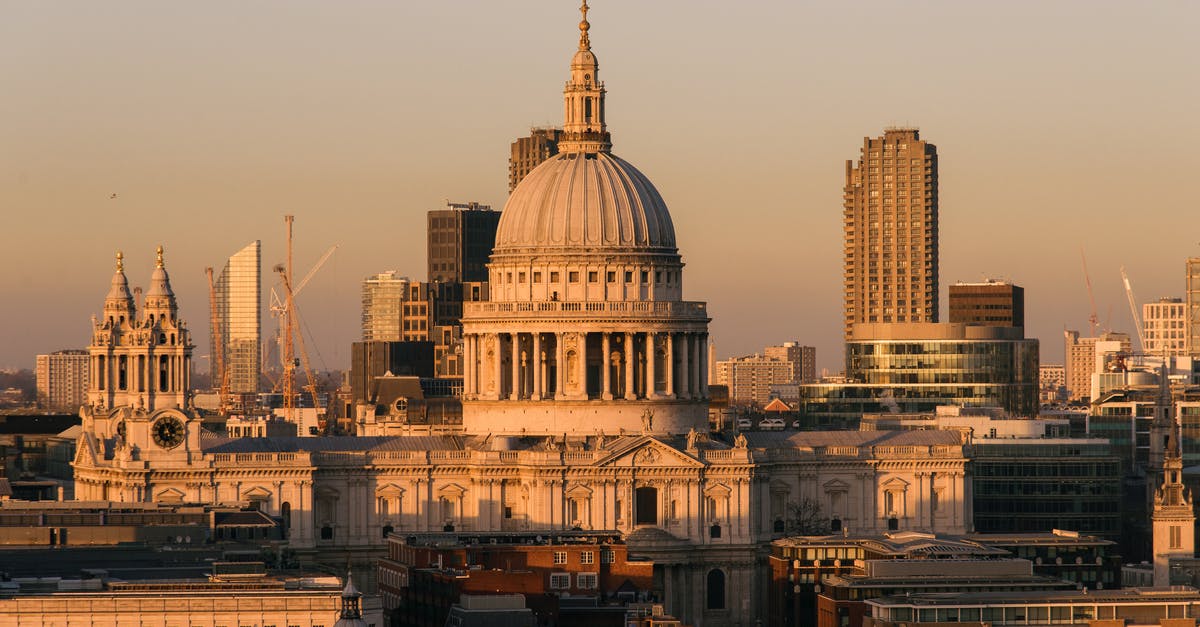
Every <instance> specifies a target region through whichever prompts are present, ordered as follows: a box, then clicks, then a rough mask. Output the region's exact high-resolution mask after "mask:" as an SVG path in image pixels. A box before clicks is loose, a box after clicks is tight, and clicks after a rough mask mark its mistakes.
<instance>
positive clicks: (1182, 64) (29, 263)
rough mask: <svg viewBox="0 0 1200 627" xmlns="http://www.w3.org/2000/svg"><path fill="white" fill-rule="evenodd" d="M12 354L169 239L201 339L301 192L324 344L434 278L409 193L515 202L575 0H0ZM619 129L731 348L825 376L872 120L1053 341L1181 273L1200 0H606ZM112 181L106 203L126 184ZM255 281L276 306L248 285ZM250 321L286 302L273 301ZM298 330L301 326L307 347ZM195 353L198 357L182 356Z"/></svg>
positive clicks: (950, 230) (299, 226) (961, 273)
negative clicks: (212, 289)
mask: <svg viewBox="0 0 1200 627" xmlns="http://www.w3.org/2000/svg"><path fill="white" fill-rule="evenodd" d="M0 7H2V11H0V15H2V16H3V17H0V89H2V91H3V97H0V177H2V178H0V215H2V216H3V223H2V227H0V248H2V249H3V251H4V262H3V263H2V264H0V286H2V287H3V293H4V298H3V301H0V302H2V303H3V306H0V329H3V331H0V334H2V335H0V338H3V341H2V342H0V367H24V368H32V367H33V362H34V355H35V354H37V353H42V352H50V351H54V350H59V349H64V348H82V347H84V346H86V344H87V342H88V338H89V335H88V333H89V319H90V316H91V315H92V314H93V313H99V311H100V308H101V305H102V304H103V298H104V295H105V293H106V292H107V290H108V282H109V279H110V277H111V275H112V271H113V253H114V252H115V251H116V250H117V249H121V250H123V251H124V252H125V259H126V269H127V273H128V275H129V279H130V281H131V283H132V284H133V285H141V286H146V284H147V282H148V280H149V277H150V273H151V271H152V270H153V266H154V248H155V246H157V245H158V244H160V243H161V244H162V245H163V246H165V248H166V260H167V268H168V270H169V271H170V273H171V276H172V280H173V285H174V288H175V292H176V294H177V296H178V298H179V301H180V305H181V307H182V315H183V317H184V318H185V319H187V320H188V321H189V322H190V325H191V327H192V329H193V335H194V338H195V339H196V341H197V344H198V346H197V348H196V355H197V356H200V355H206V354H207V353H208V352H209V347H208V341H207V337H208V336H207V326H208V324H207V321H208V293H207V288H206V286H205V280H204V273H203V270H204V267H205V266H214V267H216V268H217V269H218V270H219V268H220V267H221V265H222V264H223V263H224V260H225V258H226V257H228V256H229V255H230V254H232V253H234V252H236V251H237V250H238V249H240V248H241V247H243V246H244V245H245V244H246V243H248V242H250V241H252V240H255V239H261V240H262V241H263V264H264V268H263V270H264V290H265V288H266V287H268V286H270V285H272V284H273V283H274V277H273V276H272V275H271V274H270V268H271V266H272V265H273V264H275V263H277V262H279V261H281V260H282V259H283V235H284V227H283V218H282V216H283V214H285V213H292V214H295V215H296V261H297V273H303V272H306V271H307V269H308V268H309V267H310V266H311V265H312V264H313V263H314V262H315V261H316V260H317V258H318V257H319V256H320V255H321V254H322V253H323V252H324V251H325V250H326V249H327V248H329V247H330V246H332V245H334V244H338V245H339V246H340V247H339V249H338V251H337V253H336V254H335V255H334V256H333V258H332V260H331V261H330V262H329V263H328V264H327V265H326V266H325V268H324V269H323V270H322V271H321V273H320V274H319V275H317V277H316V278H315V279H314V280H313V282H312V283H311V284H310V286H309V287H308V288H307V290H306V291H305V293H304V294H303V295H302V296H301V297H300V299H299V310H300V314H301V316H302V317H303V318H304V319H305V321H306V325H307V326H308V328H309V329H310V331H311V333H312V334H313V336H314V337H315V338H316V350H314V351H313V362H314V365H315V366H317V367H328V368H339V367H345V366H347V365H348V362H349V352H350V351H349V346H350V342H352V341H354V340H356V339H358V336H359V332H360V326H359V325H360V320H359V315H360V300H359V299H360V294H359V282H360V281H361V279H362V278H363V277H365V276H367V275H368V274H372V273H375V272H381V271H385V270H397V271H399V272H401V273H402V274H407V275H408V276H410V277H411V278H413V279H416V280H424V278H425V272H426V268H425V212H426V211H427V210H429V209H435V208H439V207H441V206H443V205H444V203H445V201H446V199H450V200H454V201H468V200H477V201H480V202H483V203H489V204H491V205H492V206H493V207H496V208H500V207H501V206H503V204H504V201H505V199H506V196H507V184H506V182H507V158H508V152H509V143H510V142H511V141H513V140H514V139H515V138H516V137H518V136H521V135H524V134H527V133H528V131H529V127H530V126H531V125H537V126H546V125H556V124H561V112H562V87H563V83H564V82H565V81H566V79H567V78H568V62H569V60H570V57H571V54H572V53H573V51H574V50H575V47H576V42H577V40H578V30H577V26H576V24H577V22H578V21H579V13H578V2H577V1H576V0H554V1H550V0H510V1H505V2H481V1H480V2H454V1H445V2H429V1H421V2H418V1H410V0H395V1H390V2H389V1H376V2H365V1H356V0H347V1H340V2H329V1H327V0H326V1H298V0H286V1H283V0H280V1H275V2H268V1H254V2H245V1H242V2H225V1H217V0H210V1H205V2H186V3H183V2H160V1H145V2H126V1H122V0H108V1H105V2H95V1H91V0H89V1H82V0H81V1H77V2H67V1H64V2H35V1H17V0H3V1H2V2H0ZM589 20H590V21H591V24H592V28H591V41H592V47H593V50H594V51H595V52H596V55H597V57H598V59H599V62H600V76H601V78H602V79H603V80H604V81H605V82H606V85H607V88H608V101H607V106H608V123H609V130H610V131H612V134H613V151H614V152H615V153H616V154H618V155H620V156H621V157H623V158H625V159H627V160H628V161H630V162H631V163H633V164H635V165H636V166H637V167H638V168H639V169H641V170H642V171H643V172H644V173H646V175H647V176H649V177H650V179H651V180H652V181H654V182H655V184H656V185H657V186H658V188H659V191H660V192H661V193H662V195H663V197H664V198H665V199H666V201H667V203H668V206H669V207H670V209H671V213H672V216H673V218H674V221H675V228H676V233H677V239H678V242H679V246H680V252H681V253H682V255H683V258H684V261H685V262H686V263H687V267H686V270H685V273H684V281H685V297H686V298H687V299H688V300H705V301H708V303H709V311H710V313H711V315H712V317H713V322H712V336H713V339H714V340H715V342H716V346H717V351H718V355H719V356H720V357H722V358H723V357H727V356H730V355H736V354H744V353H752V352H754V351H756V350H761V347H762V346H764V345H767V344H772V343H778V342H782V341H785V340H798V341H800V342H802V343H805V344H811V345H815V346H817V348H818V365H819V366H820V367H825V368H828V369H830V370H831V371H836V370H838V369H840V367H841V364H840V359H841V337H842V336H841V313H842V298H841V274H842V206H841V202H842V201H841V196H842V181H843V171H844V164H845V161H846V160H847V159H857V158H858V150H859V147H860V146H861V144H862V138H863V137H864V136H867V135H871V136H874V135H878V134H880V133H881V132H882V130H883V128H884V127H886V126H890V125H914V126H918V127H920V129H921V135H922V137H923V138H925V139H927V140H929V141H931V142H933V143H935V144H936V145H937V147H938V154H939V165H940V181H941V188H940V196H941V250H942V254H941V260H940V267H941V277H942V281H943V283H942V290H941V299H942V312H943V314H944V313H945V311H946V295H947V293H948V285H949V284H951V283H953V282H954V281H959V280H964V281H977V280H980V279H981V278H984V277H993V278H1007V279H1010V280H1012V281H1014V282H1016V283H1017V284H1019V285H1022V286H1024V287H1025V288H1026V316H1027V323H1028V328H1027V333H1028V334H1029V335H1030V336H1032V337H1037V338H1040V339H1041V340H1042V349H1041V350H1042V361H1043V363H1061V359H1062V339H1061V338H1062V330H1063V328H1064V326H1066V327H1070V328H1077V329H1081V330H1083V331H1084V332H1085V333H1086V331H1087V317H1088V313H1089V309H1090V306H1089V303H1088V296H1087V291H1086V289H1085V285H1084V277H1083V270H1082V267H1081V261H1080V249H1081V247H1083V248H1084V249H1085V250H1086V254H1087V261H1088V265H1089V269H1090V272H1091V280H1092V283H1093V285H1094V287H1095V293H1096V303H1097V309H1098V316H1099V318H1100V320H1101V322H1102V324H1107V326H1108V327H1111V328H1113V329H1115V330H1124V331H1132V330H1133V329H1132V323H1131V322H1130V314H1129V306H1128V304H1127V302H1126V300H1125V294H1124V291H1123V289H1122V284H1121V279H1120V274H1119V269H1120V267H1121V266H1124V267H1125V268H1126V269H1127V271H1128V273H1129V275H1130V278H1131V279H1132V281H1133V286H1134V290H1135V292H1136V294H1137V297H1138V299H1139V301H1141V302H1146V301H1150V300H1155V299H1157V298H1158V297H1160V296H1182V295H1183V287H1184V285H1183V283H1184V282H1183V268H1184V260H1185V258H1187V257H1188V256H1200V213H1198V211H1197V210H1198V209H1200V203H1198V201H1197V196H1196V195H1195V194H1192V193H1191V192H1193V191H1196V190H1195V185H1194V182H1195V181H1196V180H1197V172H1198V171H1200V115H1198V113H1197V103H1198V102H1200V70H1198V68H1200V63H1198V62H1200V38H1198V37H1197V35H1196V32H1197V28H1198V27H1200V3H1196V2H1183V1H1180V2H1149V3H1134V2H1101V1H1088V2H1083V1H1080V2H999V1H997V2H962V1H956V2H917V1H914V2H895V1H860V2H823V3H812V2H767V1H757V2H755V1H747V2H728V1H717V0H692V1H687V2H685V1H682V0H680V1H676V0H655V1H652V2H647V1H646V0H637V1H635V0H594V1H593V2H592V11H591V13H590V15H589ZM114 194H115V195H116V196H115V198H114V197H113V195H114ZM264 301H265V298H264ZM263 325H264V333H265V334H266V333H270V332H271V331H272V330H273V321H272V320H271V318H270V317H269V316H266V315H264V321H263ZM310 350H312V347H311V346H310ZM200 367H201V368H204V367H206V364H204V363H203V362H200Z"/></svg>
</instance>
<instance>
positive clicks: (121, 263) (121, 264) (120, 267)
mask: <svg viewBox="0 0 1200 627" xmlns="http://www.w3.org/2000/svg"><path fill="white" fill-rule="evenodd" d="M124 271H125V255H124V254H122V253H121V251H119V250H118V251H117V272H124Z"/></svg>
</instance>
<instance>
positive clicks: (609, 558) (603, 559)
mask: <svg viewBox="0 0 1200 627" xmlns="http://www.w3.org/2000/svg"><path fill="white" fill-rule="evenodd" d="M615 558H616V555H615V554H614V553H613V552H612V549H600V563H601V564H611V563H613V561H614V559H615Z"/></svg>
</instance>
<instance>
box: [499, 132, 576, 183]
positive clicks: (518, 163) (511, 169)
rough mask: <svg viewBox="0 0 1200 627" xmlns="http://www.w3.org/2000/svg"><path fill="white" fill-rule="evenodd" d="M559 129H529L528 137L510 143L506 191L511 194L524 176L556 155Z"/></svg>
mask: <svg viewBox="0 0 1200 627" xmlns="http://www.w3.org/2000/svg"><path fill="white" fill-rule="evenodd" d="M562 135H563V130H562V129H561V128H531V129H529V136H528V137H518V138H517V141H515V142H513V143H512V147H511V154H510V156H509V158H508V191H509V193H512V191H513V190H514V189H516V188H517V184H518V183H520V182H521V180H522V179H524V178H525V175H526V174H529V173H530V172H532V171H533V169H534V168H536V167H538V166H539V165H541V163H542V162H543V161H545V160H546V159H549V158H550V157H553V156H554V155H557V154H558V142H559V140H560V139H562Z"/></svg>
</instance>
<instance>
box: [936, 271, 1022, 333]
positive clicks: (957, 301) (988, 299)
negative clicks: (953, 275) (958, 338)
mask: <svg viewBox="0 0 1200 627" xmlns="http://www.w3.org/2000/svg"><path fill="white" fill-rule="evenodd" d="M950 322H961V323H963V324H979V325H983V326H989V327H1024V326H1025V288H1023V287H1021V286H1019V285H1014V284H1012V283H1009V282H1008V281H994V280H988V281H985V282H983V283H955V284H954V285H951V286H950Z"/></svg>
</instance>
